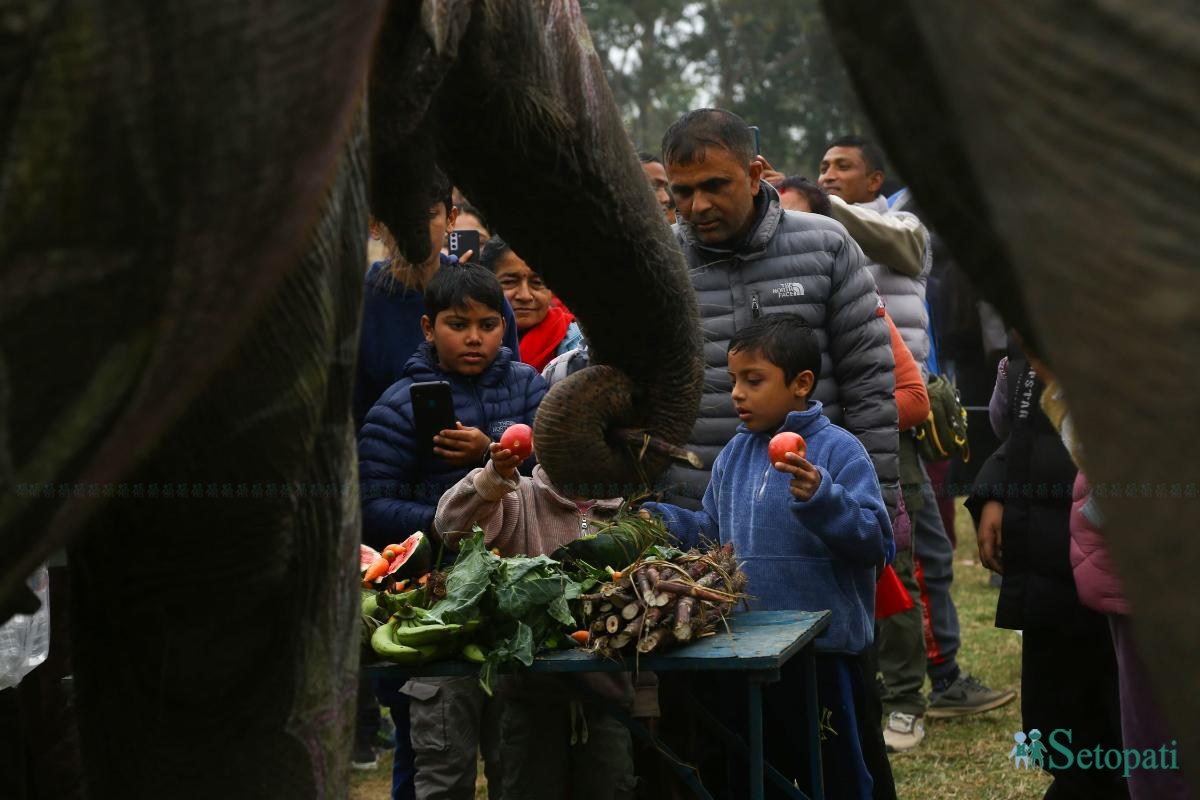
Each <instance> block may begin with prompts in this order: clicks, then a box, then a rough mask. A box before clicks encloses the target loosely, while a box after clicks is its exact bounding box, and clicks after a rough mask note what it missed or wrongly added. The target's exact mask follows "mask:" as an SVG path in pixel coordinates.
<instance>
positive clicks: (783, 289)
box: [771, 283, 804, 297]
mask: <svg viewBox="0 0 1200 800" xmlns="http://www.w3.org/2000/svg"><path fill="white" fill-rule="evenodd" d="M771 294H773V295H775V296H776V297H803V296H804V284H802V283H781V284H779V285H778V286H776V287H775V288H774V289H772V290H771Z"/></svg>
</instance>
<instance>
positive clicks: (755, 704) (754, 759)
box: [749, 677, 765, 800]
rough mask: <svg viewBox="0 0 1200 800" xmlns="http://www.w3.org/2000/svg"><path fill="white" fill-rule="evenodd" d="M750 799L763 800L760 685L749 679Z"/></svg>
mask: <svg viewBox="0 0 1200 800" xmlns="http://www.w3.org/2000/svg"><path fill="white" fill-rule="evenodd" d="M749 689H750V720H749V721H750V798H751V800H763V798H764V797H765V794H764V791H763V758H764V753H763V717H762V684H761V683H759V682H758V681H756V680H754V678H753V677H751V678H750V682H749Z"/></svg>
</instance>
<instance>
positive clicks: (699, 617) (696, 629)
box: [576, 544, 746, 656]
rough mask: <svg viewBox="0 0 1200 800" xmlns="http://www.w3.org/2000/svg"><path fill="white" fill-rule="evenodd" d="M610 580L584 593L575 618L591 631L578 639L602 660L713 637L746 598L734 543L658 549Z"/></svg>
mask: <svg viewBox="0 0 1200 800" xmlns="http://www.w3.org/2000/svg"><path fill="white" fill-rule="evenodd" d="M611 578H612V579H611V580H609V581H606V582H601V583H598V584H597V585H596V586H595V587H594V590H593V591H591V592H589V593H586V594H582V595H580V597H579V600H578V604H579V606H578V613H577V614H576V617H577V618H578V619H580V620H581V622H582V624H583V626H584V628H583V629H584V630H586V632H587V635H586V636H583V635H577V636H576V639H577V641H579V640H583V641H586V642H587V643H588V644H587V647H588V649H590V650H592V651H594V652H596V653H598V654H600V655H603V656H615V655H617V654H618V653H622V652H630V653H632V652H637V653H652V652H658V651H662V650H665V649H667V648H669V647H671V646H674V645H677V644H682V643H686V642H690V641H693V640H695V639H700V638H703V637H705V636H712V635H713V634H714V633H716V632H717V630H718V629H719V628H721V627H722V626H723V624H724V619H725V617H726V616H728V615H729V614H730V613H731V612H732V611H733V608H734V606H735V605H736V604H737V603H738V601H740V600H742V599H744V598H745V588H746V575H745V573H743V572H742V571H741V570H739V569H738V565H737V561H736V559H735V558H734V553H733V545H731V544H726V545H724V546H723V547H714V548H712V549H710V550H707V551H704V552H702V551H700V550H697V549H692V550H689V551H688V552H686V553H680V552H679V551H678V550H675V551H674V552H670V551H669V550H667V549H666V548H654V549H653V552H652V554H650V555H647V556H646V557H643V558H640V559H639V560H637V561H635V562H634V563H633V564H631V565H630V566H628V567H627V568H625V569H623V570H620V571H614V572H613V573H611Z"/></svg>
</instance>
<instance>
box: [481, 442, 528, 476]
mask: <svg viewBox="0 0 1200 800" xmlns="http://www.w3.org/2000/svg"><path fill="white" fill-rule="evenodd" d="M488 449H489V450H491V453H492V466H493V467H495V469H496V473H497V474H499V476H500V477H501V478H504V480H506V481H511V480H512V479H513V478H515V477H517V468H518V467H520V466H521V459H520V457H518V456H515V455H513V453H512V451H511V450H505V449H504V448H503V447H501V446H500V444H499V443H497V442H493V443H492V444H490V445H488Z"/></svg>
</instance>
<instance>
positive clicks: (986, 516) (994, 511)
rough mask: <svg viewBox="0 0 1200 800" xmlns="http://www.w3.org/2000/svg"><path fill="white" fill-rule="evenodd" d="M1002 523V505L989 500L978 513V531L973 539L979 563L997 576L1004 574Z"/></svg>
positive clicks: (997, 501)
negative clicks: (977, 550)
mask: <svg viewBox="0 0 1200 800" xmlns="http://www.w3.org/2000/svg"><path fill="white" fill-rule="evenodd" d="M1003 521H1004V504H1003V503H1001V502H1000V501H999V500H989V501H987V502H986V503H984V504H983V509H982V510H981V511H980V512H979V530H977V531H976V532H975V539H976V540H977V541H978V542H979V561H980V562H981V563H982V564H983V565H984V566H985V567H987V568H988V569H990V570H991V571H992V572H994V573H996V574H997V575H1003V574H1004V550H1003V548H1002V546H1001V540H1000V526H1001V523H1002V522H1003Z"/></svg>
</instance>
